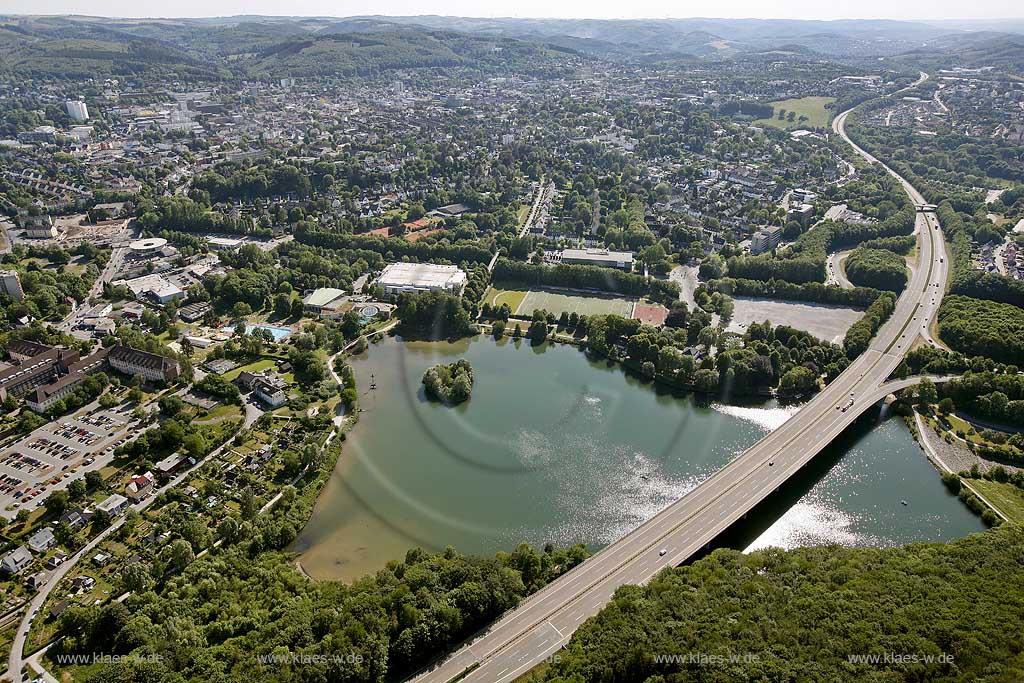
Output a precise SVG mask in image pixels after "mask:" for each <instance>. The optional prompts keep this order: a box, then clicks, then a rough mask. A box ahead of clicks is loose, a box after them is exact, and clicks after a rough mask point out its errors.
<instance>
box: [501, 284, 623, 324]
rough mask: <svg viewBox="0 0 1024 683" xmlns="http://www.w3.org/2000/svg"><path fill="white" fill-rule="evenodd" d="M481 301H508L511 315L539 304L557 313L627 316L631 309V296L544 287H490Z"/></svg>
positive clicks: (529, 312) (521, 312)
mask: <svg viewBox="0 0 1024 683" xmlns="http://www.w3.org/2000/svg"><path fill="white" fill-rule="evenodd" d="M484 301H485V302H486V303H489V304H491V305H492V306H500V305H502V304H508V306H509V308H511V309H512V314H513V315H520V316H529V315H531V314H532V313H533V311H534V309H537V308H542V309H544V310H545V311H547V312H549V313H553V314H555V315H556V316H557V315H561V314H562V312H563V311H565V312H566V313H573V312H576V313H579V314H580V315H602V314H605V313H615V314H618V315H621V316H625V317H627V318H628V317H629V315H630V313H632V311H633V301H632V299H627V298H624V297H619V296H614V295H607V296H596V295H595V296H580V295H577V294H561V293H559V292H551V291H547V290H543V291H536V290H532V289H530V290H524V289H501V286H500V285H499V286H497V287H491V288H489V289H488V290H487V292H486V293H484Z"/></svg>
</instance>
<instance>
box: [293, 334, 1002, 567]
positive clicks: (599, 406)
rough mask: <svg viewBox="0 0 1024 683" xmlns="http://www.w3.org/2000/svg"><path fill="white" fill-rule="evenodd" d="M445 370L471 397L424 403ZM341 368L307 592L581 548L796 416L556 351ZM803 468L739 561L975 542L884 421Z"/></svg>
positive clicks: (305, 560) (393, 350) (432, 355)
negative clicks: (342, 399) (445, 554)
mask: <svg viewBox="0 0 1024 683" xmlns="http://www.w3.org/2000/svg"><path fill="white" fill-rule="evenodd" d="M458 358H466V359H467V360H469V362H470V363H471V364H472V366H473V369H474V374H475V383H474V387H473V396H472V398H471V399H470V400H469V401H468V402H466V403H464V404H462V405H459V406H456V407H448V406H444V405H440V404H438V403H435V402H431V401H429V400H427V399H426V397H425V396H424V393H423V389H422V386H421V383H420V380H421V377H422V375H423V372H424V371H425V370H426V369H427V368H428V367H430V366H432V365H436V364H438V363H450V362H452V361H453V360H456V359H458ZM351 362H352V366H353V368H354V370H355V372H356V376H357V381H358V386H359V401H360V408H361V409H362V411H363V412H361V414H360V417H359V423H358V424H357V425H356V427H355V428H354V429H353V430H352V431H351V432H350V433H349V438H348V441H347V442H346V443H345V446H344V448H343V451H342V456H341V458H340V459H339V461H338V464H337V466H336V468H335V471H334V473H333V475H332V477H331V479H330V480H329V482H328V484H327V486H326V487H325V489H324V491H323V492H322V494H321V496H320V499H319V500H318V501H317V505H316V507H315V510H314V512H313V515H312V518H311V519H310V521H309V524H308V525H307V526H306V528H305V529H304V530H303V531H302V533H301V534H300V535H299V538H298V539H297V540H296V542H295V543H294V545H293V547H292V548H291V549H292V550H294V551H297V552H300V553H301V558H300V560H301V562H302V565H303V567H304V568H305V570H306V571H307V572H309V573H310V574H311V575H313V576H315V577H318V578H340V579H346V580H350V579H353V578H356V577H358V576H361V575H363V574H365V573H368V572H373V571H376V570H377V569H380V568H381V567H382V566H383V565H384V563H385V562H386V561H388V560H390V559H400V558H402V557H404V555H405V552H406V550H408V549H409V548H411V547H415V546H420V547H423V548H427V549H431V550H439V549H443V548H444V547H445V546H446V545H453V546H455V547H456V548H457V549H458V550H460V551H462V552H467V553H480V554H488V555H489V554H493V553H494V552H496V551H498V550H506V549H512V548H514V547H515V545H517V544H518V543H521V542H523V541H526V542H529V543H532V544H534V545H536V546H543V545H544V544H545V543H547V542H551V543H554V544H556V545H567V544H571V543H577V542H584V543H587V544H589V545H591V546H593V547H594V548H596V547H598V546H600V545H604V544H606V543H609V542H611V541H613V540H615V539H617V538H619V537H621V536H622V535H624V534H626V533H627V532H628V531H630V530H631V529H632V528H634V527H636V526H637V525H638V524H640V523H642V522H643V521H644V520H646V519H648V518H649V517H651V516H652V515H654V514H655V513H656V512H657V511H658V510H660V509H661V508H663V507H664V506H666V505H668V504H669V503H670V502H672V501H673V500H675V499H677V498H679V497H680V496H682V495H684V494H685V493H686V492H688V491H690V490H692V489H693V488H694V487H695V486H696V485H697V484H698V483H699V482H700V481H701V480H703V479H704V478H705V477H707V476H708V475H710V474H711V473H712V472H714V471H715V470H716V469H718V468H719V467H721V466H722V465H724V464H725V463H726V462H728V461H729V459H731V458H732V457H734V456H735V455H736V454H737V453H739V452H740V451H742V450H743V449H744V448H746V447H748V446H750V445H751V444H753V443H754V442H756V441H757V440H758V439H760V438H761V437H762V436H764V435H765V434H767V433H768V432H769V431H770V430H771V429H773V428H774V427H777V426H778V425H779V424H781V423H782V422H783V421H784V420H785V419H786V418H787V417H788V416H789V415H790V414H792V412H793V411H795V410H796V409H797V408H796V407H787V408H780V407H779V406H777V405H776V404H775V403H774V402H760V403H754V404H750V405H740V406H735V405H728V406H726V405H721V404H717V403H710V404H709V403H707V402H705V401H701V400H698V399H695V398H693V397H692V396H689V395H685V394H683V395H678V396H676V395H673V394H672V393H671V392H668V391H664V390H659V389H656V388H655V387H654V385H652V384H651V383H649V382H645V381H641V380H639V379H637V378H635V377H633V376H632V375H630V374H628V373H626V372H624V371H623V370H622V369H621V368H619V367H618V366H615V365H609V364H608V363H606V362H605V361H595V360H592V359H590V358H588V357H587V356H586V354H584V353H583V352H581V351H580V350H579V349H577V348H575V347H573V346H568V345H545V346H543V347H539V348H535V347H532V346H530V345H529V343H528V342H525V341H523V342H515V341H513V340H510V339H504V340H502V341H500V342H495V341H493V340H492V339H490V338H485V337H476V338H474V339H467V340H462V341H460V342H457V343H446V342H402V341H399V340H397V339H386V340H384V341H383V342H381V343H379V344H376V345H374V346H371V347H370V349H369V350H368V352H367V353H365V354H363V355H362V356H360V357H357V358H353V359H352V361H351ZM371 385H373V386H375V388H373V389H371V388H370V387H371ZM819 461H820V464H817V467H818V469H819V470H820V472H819V473H818V474H815V475H814V479H815V480H814V481H809V482H807V485H806V486H804V488H803V491H804V493H802V494H801V495H800V496H799V497H798V498H795V499H793V500H792V501H790V503H791V504H790V503H785V504H784V506H783V507H780V508H779V509H776V510H769V511H767V514H766V515H763V516H764V517H766V518H765V519H763V520H759V521H760V522H761V527H762V528H760V529H759V530H758V531H757V535H756V537H753V538H749V539H744V540H743V541H742V545H740V546H739V547H746V546H747V545H749V546H751V547H758V546H759V545H764V544H771V545H782V546H784V547H786V546H792V545H797V544H806V543H825V542H837V543H846V544H851V545H857V544H861V545H863V544H870V545H891V544H895V543H904V542H907V541H916V540H922V541H923V540H947V539H951V538H955V537H959V536H962V535H964V534H967V533H970V532H973V531H979V530H981V529H982V528H983V525H982V523H981V522H980V520H978V519H977V518H976V517H975V516H974V515H973V514H972V513H970V512H969V511H968V510H967V509H966V507H965V506H963V505H962V504H961V503H960V502H959V501H958V500H957V499H956V497H955V496H951V495H949V494H948V493H947V492H946V490H945V487H944V486H943V485H942V483H941V481H940V479H939V476H938V474H937V473H936V472H935V471H934V469H933V468H932V466H931V465H930V464H929V463H928V462H927V460H926V459H925V457H924V454H923V453H922V452H921V451H920V449H919V448H918V447H917V445H916V444H915V443H914V441H913V439H912V438H911V435H910V433H909V431H908V430H907V428H906V427H905V426H904V425H903V423H902V422H901V421H900V420H899V419H889V420H885V421H883V422H882V423H881V424H879V425H877V426H873V425H871V424H870V423H869V424H867V425H866V426H859V427H856V428H854V429H852V430H850V431H849V432H848V433H847V434H845V435H844V437H843V438H842V439H840V440H839V441H838V442H837V443H836V444H834V445H833V447H831V448H830V449H829V450H828V451H826V452H825V453H823V454H822V455H821V456H819V458H816V460H815V463H819ZM901 500H902V501H905V502H906V503H907V504H906V505H902V504H901V502H900V501H901ZM755 526H756V525H755Z"/></svg>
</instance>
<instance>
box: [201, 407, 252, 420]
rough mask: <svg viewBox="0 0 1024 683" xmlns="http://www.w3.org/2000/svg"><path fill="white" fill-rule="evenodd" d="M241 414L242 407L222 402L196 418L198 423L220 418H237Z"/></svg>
mask: <svg viewBox="0 0 1024 683" xmlns="http://www.w3.org/2000/svg"><path fill="white" fill-rule="evenodd" d="M241 416H242V409H241V408H239V407H238V406H236V405H230V404H224V405H219V406H217V407H216V408H214V409H213V410H211V411H210V412H209V413H207V414H206V415H204V416H203V417H201V418H199V419H197V420H196V423H198V424H210V423H213V422H220V421H221V420H225V419H229V418H239V417H241Z"/></svg>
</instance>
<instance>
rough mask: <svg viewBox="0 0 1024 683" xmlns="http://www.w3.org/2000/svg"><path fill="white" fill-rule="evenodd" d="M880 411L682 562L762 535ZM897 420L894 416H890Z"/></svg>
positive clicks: (878, 408)
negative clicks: (707, 545)
mask: <svg viewBox="0 0 1024 683" xmlns="http://www.w3.org/2000/svg"><path fill="white" fill-rule="evenodd" d="M881 413H882V407H881V406H875V407H873V408H871V409H870V410H868V411H866V412H865V413H864V414H863V415H861V416H860V417H859V418H857V420H856V421H855V422H854V423H853V424H851V425H850V426H849V427H847V428H846V429H845V430H843V432H842V433H841V434H840V435H839V436H837V437H836V438H835V439H833V440H832V443H830V444H829V445H828V446H826V447H825V448H824V449H823V450H822V451H821V452H820V453H818V455H816V456H815V457H814V458H813V459H811V461H810V462H809V463H807V464H806V465H804V467H803V468H802V469H801V470H799V471H798V472H797V473H796V474H794V475H793V476H792V477H790V478H789V479H788V480H787V481H786V483H785V484H783V485H782V486H780V487H779V488H778V490H776V491H775V493H772V494H770V495H769V496H768V497H767V498H765V499H764V500H763V501H761V502H760V503H759V504H758V505H757V506H755V507H754V508H752V509H751V510H750V511H749V512H748V513H747V514H746V515H745V516H744V517H743V518H741V519H739V520H738V521H736V522H735V523H734V524H733V525H732V526H730V527H729V528H728V529H726V530H725V531H724V532H722V533H721V534H719V535H718V537H717V538H716V539H715V540H714V541H713V542H712V543H711V544H710V546H709V547H706V548H705V549H704V550H702V551H700V552H698V553H695V554H694V555H693V556H691V557H690V559H689V560H687V561H686V562H684V563H683V564H684V565H686V564H690V563H691V562H694V561H695V560H699V559H700V558H702V557H705V556H706V555H708V554H709V553H710V552H712V551H713V550H715V549H717V548H732V549H734V550H744V549H746V548H747V547H748V546H750V544H751V543H753V542H754V541H756V540H757V539H758V538H760V537H761V535H762V534H764V532H765V531H767V530H768V529H769V528H770V527H771V526H772V525H773V524H775V522H777V521H778V520H779V519H780V518H781V517H782V516H783V515H785V514H786V513H787V512H788V511H789V510H790V509H791V508H792V507H793V506H794V505H796V504H797V503H798V502H800V500H801V499H802V498H803V497H804V496H806V495H807V494H808V493H810V491H811V489H813V488H814V487H815V485H817V484H818V482H820V481H821V480H822V479H824V478H825V477H826V476H827V475H828V473H829V472H830V471H831V470H832V468H833V467H835V466H836V465H837V464H839V461H840V460H842V458H843V456H844V455H845V454H846V453H847V452H849V451H850V449H851V448H853V446H854V445H856V443H857V442H858V441H859V440H860V439H862V438H864V437H865V436H867V435H868V433H870V432H871V430H873V429H874V428H875V427H877V426H878V424H879V417H880V415H881ZM894 419H897V418H894Z"/></svg>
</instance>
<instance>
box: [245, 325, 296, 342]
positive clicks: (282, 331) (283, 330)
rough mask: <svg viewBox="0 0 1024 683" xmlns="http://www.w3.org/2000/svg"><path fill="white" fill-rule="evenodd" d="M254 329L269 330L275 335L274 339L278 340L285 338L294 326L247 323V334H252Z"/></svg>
mask: <svg viewBox="0 0 1024 683" xmlns="http://www.w3.org/2000/svg"><path fill="white" fill-rule="evenodd" d="M253 330H267V331H268V332H270V334H272V335H273V336H274V341H276V342H279V341H281V340H282V339H285V338H286V337H287V336H288V335H290V334H291V333H292V328H290V327H274V326H273V325H253V324H251V323H246V324H245V333H246V334H252V331H253Z"/></svg>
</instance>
